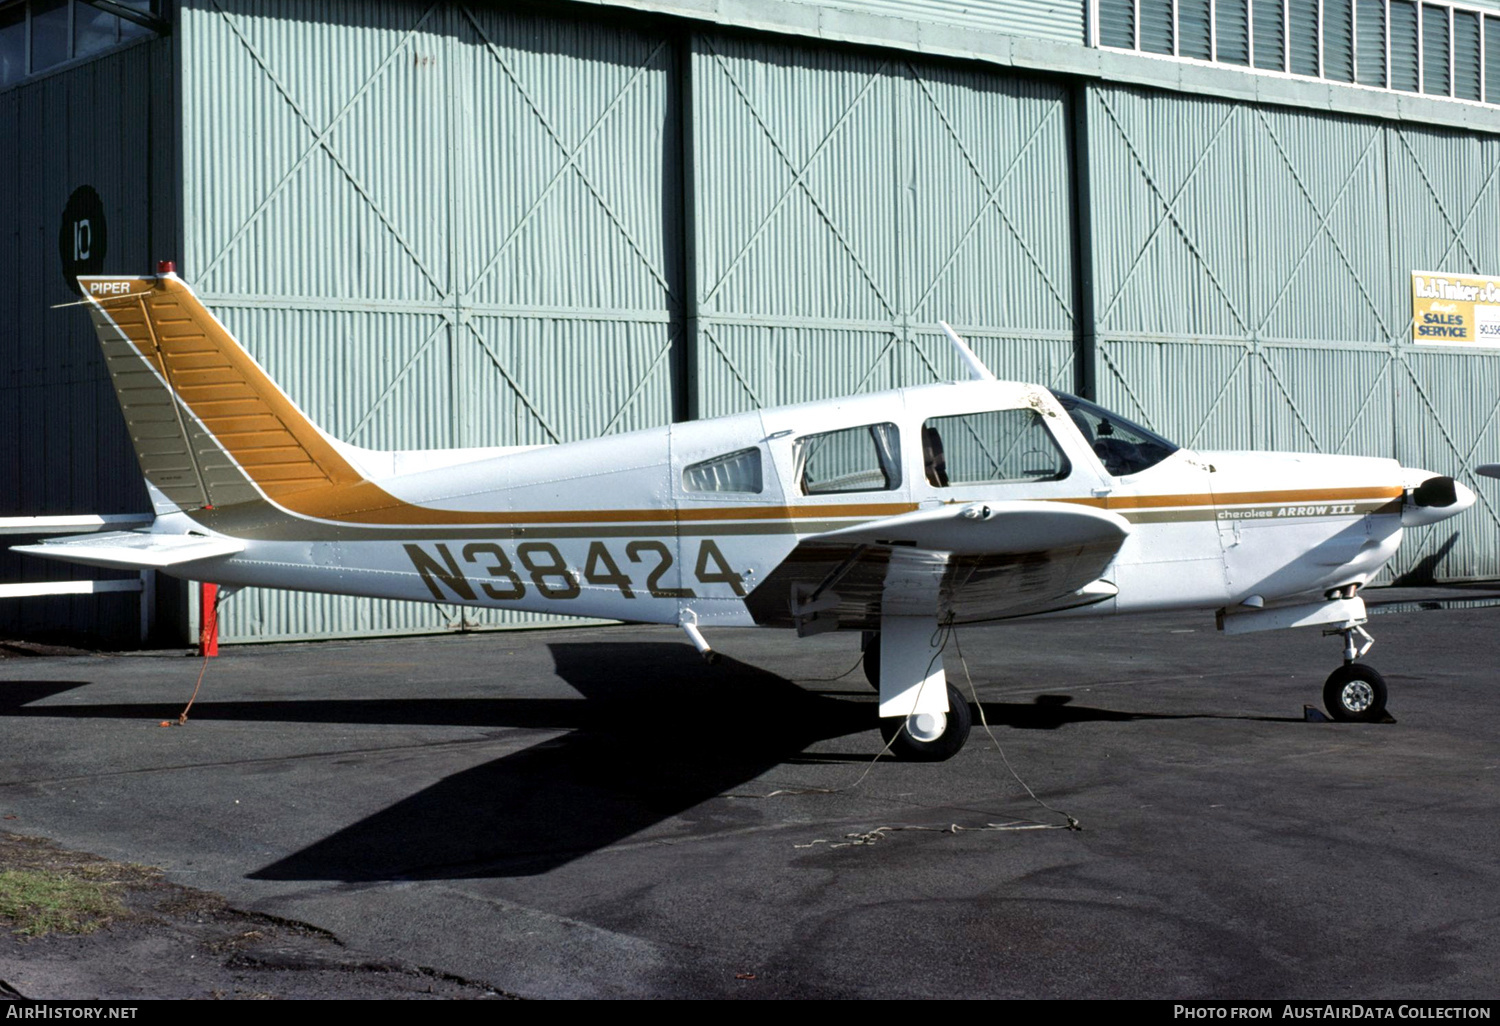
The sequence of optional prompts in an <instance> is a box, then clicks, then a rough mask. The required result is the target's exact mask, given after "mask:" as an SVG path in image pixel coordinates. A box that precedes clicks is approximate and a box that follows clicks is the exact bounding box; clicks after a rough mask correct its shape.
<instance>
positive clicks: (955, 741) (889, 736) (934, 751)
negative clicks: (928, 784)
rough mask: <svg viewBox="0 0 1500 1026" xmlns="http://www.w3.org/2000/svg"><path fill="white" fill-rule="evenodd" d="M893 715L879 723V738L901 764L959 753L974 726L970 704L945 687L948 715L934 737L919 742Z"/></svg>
mask: <svg viewBox="0 0 1500 1026" xmlns="http://www.w3.org/2000/svg"><path fill="white" fill-rule="evenodd" d="M915 718H917V717H907V718H906V719H897V718H895V717H894V716H892V717H888V718H883V719H881V721H880V736H881V737H883V738H885V742H886V744H887V745H889V746H890V751H891V754H892V755H894V756H895V757H896V758H898V759H900V760H902V761H903V762H942V761H943V760H944V759H951V758H953V756H955V755H957V754H958V750H959V749H960V748H962V747H963V746H964V742H965V741H967V740H969V728H970V726H972V725H973V714H972V713H970V711H969V703H968V702H967V701H965V700H964V696H963V695H961V694H959V693H958V688H956V687H954V686H953V685H952V684H949V685H948V714H947V717H946V722H944V723H943V724H942V726H941V728H940V729H939V731H938V733H937V735H936V736H935V737H932V738H930V739H928V740H918V738H916V737H914V736H913V735H912V732H911V730H910V729H908V720H911V719H915Z"/></svg>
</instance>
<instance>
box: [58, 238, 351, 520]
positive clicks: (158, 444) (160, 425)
mask: <svg viewBox="0 0 1500 1026" xmlns="http://www.w3.org/2000/svg"><path fill="white" fill-rule="evenodd" d="M78 283H79V286H80V288H81V289H82V291H83V294H84V295H85V296H86V297H87V298H88V301H89V311H90V313H91V315H92V316H93V319H94V326H95V328H96V329H97V331H98V333H99V342H100V345H101V346H102V347H103V350H104V358H105V363H106V365H107V366H108V368H109V374H110V378H111V380H112V381H113V383H114V386H115V392H116V394H117V395H118V396H119V400H120V406H121V408H122V409H123V410H124V413H125V421H126V424H127V425H128V427H129V430H130V437H131V441H132V442H133V443H134V444H135V450H136V455H137V457H138V458H139V459H140V464H141V472H142V473H143V474H144V475H145V477H146V481H147V482H148V484H149V485H150V486H151V490H152V497H153V500H154V501H155V502H156V504H157V506H158V509H157V512H158V513H164V512H169V511H170V510H172V509H182V510H194V509H203V508H206V507H218V506H230V505H234V504H237V503H241V502H247V501H251V500H254V499H258V498H261V497H264V498H268V499H271V500H272V501H274V502H277V503H279V504H282V505H286V503H287V500H288V499H289V497H291V496H294V495H297V494H298V493H312V492H318V491H321V492H324V493H325V494H326V493H327V492H329V491H333V490H337V486H352V485H358V484H359V483H360V482H361V481H362V480H363V479H362V476H361V475H360V474H359V472H358V471H356V470H355V469H354V468H353V467H352V466H351V465H350V464H349V463H348V461H347V460H345V459H344V457H343V456H342V455H341V454H340V453H339V452H338V450H337V449H336V448H335V447H334V445H333V444H332V443H330V442H329V440H328V439H327V438H326V437H325V436H324V434H323V433H322V432H321V431H320V430H319V429H318V428H317V427H316V426H315V425H314V424H313V423H312V422H311V421H310V420H308V418H307V416H306V415H305V414H303V412H302V411H301V410H299V409H298V408H297V407H296V405H295V404H294V403H293V402H292V401H291V400H290V399H289V398H287V396H286V394H285V393H283V392H282V391H281V389H280V388H278V387H277V386H276V384H275V383H274V382H273V381H271V379H270V378H269V377H267V376H266V373H265V371H263V370H262V369H261V368H260V366H259V365H258V364H256V362H255V361H254V360H253V359H252V358H251V357H250V355H249V354H248V353H247V352H245V350H244V348H243V347H242V346H240V344H239V343H238V342H237V341H235V339H234V338H233V336H231V335H230V333H229V331H228V329H226V328H225V327H224V325H223V324H221V323H220V322H219V320H218V319H217V318H216V317H214V315H213V314H212V313H210V312H209V311H208V309H207V308H206V307H204V306H203V304H202V303H201V302H199V301H198V297H197V296H196V295H194V294H193V291H192V289H190V288H189V287H188V286H187V284H186V283H184V282H183V281H182V280H181V279H180V278H178V277H177V275H176V274H175V273H173V272H172V271H171V270H170V267H169V265H164V269H163V271H162V273H160V274H157V275H155V276H152V277H83V278H79V279H78ZM164 505H165V507H166V508H162V507H163V506H164Z"/></svg>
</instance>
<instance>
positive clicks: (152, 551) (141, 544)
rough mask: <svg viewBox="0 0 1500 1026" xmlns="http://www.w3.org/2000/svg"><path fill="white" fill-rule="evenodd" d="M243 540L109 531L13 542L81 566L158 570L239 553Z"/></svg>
mask: <svg viewBox="0 0 1500 1026" xmlns="http://www.w3.org/2000/svg"><path fill="white" fill-rule="evenodd" d="M244 548H245V543H244V542H242V541H236V540H234V539H232V538H205V537H202V536H200V535H193V534H152V533H151V532H149V531H109V532H106V533H104V534H76V535H72V536H70V537H67V538H53V539H49V540H48V541H44V542H41V543H40V544H37V545H13V546H11V551H12V552H24V553H26V554H27V555H31V556H40V557H42V558H43V559H57V560H61V561H62V562H64V563H82V564H83V565H84V566H107V567H111V568H113V569H115V570H160V569H163V568H165V567H169V566H177V565H179V564H181V563H194V562H197V561H198V560H200V559H216V558H219V557H222V556H232V555H234V554H235V553H236V552H241V551H243V550H244Z"/></svg>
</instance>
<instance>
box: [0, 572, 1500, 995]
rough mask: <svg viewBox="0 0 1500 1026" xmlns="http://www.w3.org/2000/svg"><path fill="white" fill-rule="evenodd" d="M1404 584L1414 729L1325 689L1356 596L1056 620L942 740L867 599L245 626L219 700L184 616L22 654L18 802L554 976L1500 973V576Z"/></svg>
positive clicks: (486, 976)
mask: <svg viewBox="0 0 1500 1026" xmlns="http://www.w3.org/2000/svg"><path fill="white" fill-rule="evenodd" d="M1367 601H1369V602H1370V603H1371V605H1372V608H1373V609H1374V611H1377V612H1381V615H1372V617H1371V623H1370V625H1369V629H1370V631H1371V633H1373V634H1374V635H1375V638H1376V640H1377V644H1376V646H1375V648H1374V649H1373V650H1372V651H1371V652H1370V654H1369V655H1368V657H1366V659H1365V660H1364V661H1365V662H1367V663H1369V664H1371V665H1373V666H1375V667H1376V668H1377V669H1379V670H1381V671H1382V672H1383V673H1384V674H1385V675H1386V678H1387V680H1388V681H1389V682H1390V686H1391V700H1390V710H1391V712H1392V714H1393V716H1394V718H1395V720H1396V721H1397V722H1395V723H1390V724H1380V725H1352V724H1334V723H1327V722H1308V721H1307V720H1306V719H1305V718H1304V706H1305V705H1313V706H1316V707H1321V691H1322V683H1323V680H1324V678H1325V677H1326V676H1327V675H1328V673H1329V672H1330V671H1331V670H1332V669H1334V667H1335V666H1337V665H1338V664H1339V662H1340V641H1339V640H1338V639H1336V638H1324V637H1321V636H1320V634H1319V632H1318V631H1317V630H1316V629H1311V630H1300V631H1282V632H1272V633H1265V634H1252V635H1243V636H1237V637H1226V636H1224V635H1222V634H1218V633H1216V632H1215V630H1214V625H1213V621H1212V617H1211V616H1206V615H1204V614H1160V615H1154V616H1149V617H1138V618H1133V619H1118V620H1113V621H1106V620H1072V621H1052V622H1036V621H1029V622H1023V623H1018V624H1012V625H1006V626H993V627H976V628H967V629H964V630H962V631H960V632H959V633H958V635H957V641H958V642H959V643H960V644H961V646H962V655H963V657H964V659H965V660H966V661H967V666H968V670H969V671H970V673H971V674H972V678H973V681H974V684H975V686H976V688H977V692H978V697H979V700H980V703H981V708H982V709H983V711H984V713H985V716H986V718H987V719H988V721H989V724H990V725H991V727H992V728H993V733H994V737H995V739H996V740H998V742H999V743H1000V745H1001V746H1003V757H1002V753H1001V752H1000V751H997V750H996V745H995V744H994V743H993V742H992V741H991V739H990V737H988V736H987V735H986V733H985V730H984V728H983V727H982V726H980V724H979V723H978V722H977V718H976V724H975V730H974V734H973V735H972V737H971V739H970V741H969V744H968V746H967V747H966V748H965V749H964V750H963V751H962V752H961V753H960V754H959V755H958V756H957V757H955V758H954V759H952V760H950V761H948V762H944V763H937V764H906V763H896V762H891V761H889V760H881V761H879V762H878V763H876V764H874V765H871V760H872V759H874V757H875V756H876V754H877V753H878V752H879V751H880V749H881V739H880V735H879V733H878V731H877V730H876V729H875V719H874V716H875V696H874V693H873V691H871V689H870V688H869V687H868V686H867V684H866V683H865V681H864V679H863V675H862V674H861V672H860V670H859V669H857V668H856V669H854V671H853V672H852V673H850V674H849V675H847V676H844V677H841V678H840V677H839V675H840V674H841V673H843V672H844V671H846V670H849V669H850V668H851V667H854V666H855V664H856V661H857V659H858V636H857V635H846V634H835V635H823V636H820V637H816V638H811V639H807V640H803V641H798V640H797V639H796V638H795V637H794V636H793V635H792V634H791V633H790V632H782V631H720V632H717V633H711V634H710V637H709V641H710V642H711V643H713V644H715V645H716V647H718V648H719V650H720V651H721V652H722V653H723V655H724V657H725V658H724V659H723V660H722V661H721V662H720V663H718V664H716V665H713V666H709V665H705V664H704V663H703V662H702V661H701V660H700V659H699V658H698V657H697V655H696V654H695V653H694V651H693V649H692V648H691V646H690V645H689V644H688V643H687V641H686V639H685V638H684V637H683V636H682V635H681V634H680V633H679V632H677V631H674V630H671V629H666V628H648V627H630V626H625V627H605V628H587V629H577V630H566V631H534V632H524V633H523V632H507V633H483V634H468V635H459V636H448V637H434V638H408V639H394V640H382V641H361V642H350V643H343V642H327V643H321V644H301V645H277V646H241V647H234V648H226V649H224V654H223V655H222V656H221V657H219V658H218V659H215V660H213V661H211V662H210V664H209V666H208V670H207V674H206V677H205V679H204V682H203V688H202V693H201V694H200V695H199V697H198V699H197V702H196V704H195V705H194V707H193V710H192V713H191V717H190V719H189V722H188V723H187V725H186V726H183V727H163V726H160V725H159V724H161V723H162V721H172V720H175V719H176V717H177V714H178V712H179V711H180V710H181V708H182V706H183V705H184V703H185V702H186V700H187V698H188V696H189V694H190V693H191V691H192V688H193V682H194V679H195V678H196V676H197V673H198V670H199V667H200V661H199V660H197V659H194V658H190V657H188V656H186V655H185V654H183V653H181V652H174V653H151V654H126V655H74V656H33V657H26V656H22V655H12V657H10V658H6V659H3V660H0V815H3V817H4V819H3V821H0V830H3V831H5V832H11V833H16V834H22V835H31V836H40V837H45V838H48V839H50V840H52V841H54V842H56V843H57V844H59V845H61V846H63V847H65V848H68V849H73V850H77V851H86V852H92V853H95V854H98V855H101V856H104V857H106V858H109V859H117V860H123V861H130V862H139V863H147V864H150V865H155V866H159V867H161V868H162V869H163V870H164V871H165V874H166V878H167V880H169V881H171V882H172V883H174V884H181V885H186V886H188V887H191V888H196V889H199V890H201V891H207V892H212V893H216V894H219V895H222V896H223V897H224V899H225V900H226V901H227V902H229V903H231V904H232V905H233V906H234V907H235V908H236V909H239V910H244V911H246V912H249V913H254V914H257V915H264V916H269V917H274V919H275V921H278V922H281V921H291V922H294V923H297V924H307V925H308V926H309V927H311V928H315V929H316V930H319V931H326V932H327V933H328V934H331V935H332V936H333V937H336V938H337V940H338V941H339V942H340V943H341V944H344V945H347V946H348V947H349V948H351V949H357V950H359V951H363V952H375V953H380V954H382V955H384V956H387V957H389V958H391V959H394V960H399V961H400V962H401V963H402V964H404V965H410V966H419V967H422V971H423V972H432V973H439V974H450V975H451V978H453V979H461V980H463V981H469V982H470V983H475V984H477V985H479V986H481V987H482V988H492V989H493V990H494V991H495V992H497V993H503V994H508V995H518V996H522V997H720V996H742V997H811V996H821V997H888V996H900V997H929V996H931V997H1033V998H1039V997H1110V998H1179V999H1187V998H1249V997H1253V998H1273V997H1285V998H1342V999H1377V998H1441V999H1462V998H1468V999H1475V998H1495V997H1497V996H1500V859H1497V851H1500V747H1497V745H1496V737H1497V734H1500V726H1497V724H1500V689H1497V688H1496V687H1495V683H1496V677H1497V674H1496V669H1497V667H1500V633H1497V630H1496V628H1497V626H1500V590H1497V589H1496V588H1495V587H1493V586H1488V587H1482V586H1476V587H1467V588H1443V589H1425V590H1421V591H1414V590H1404V591H1394V590H1390V589H1385V590H1376V591H1371V592H1368V593H1367ZM1396 602H1405V603H1409V605H1408V606H1407V607H1405V609H1404V611H1401V612H1399V613H1397V614H1396V615H1385V612H1384V611H1382V608H1381V607H1380V606H1379V605H1377V604H1378V603H1396ZM1386 608H1391V607H1386ZM958 656H959V653H958V650H957V648H956V647H954V646H952V645H950V647H949V649H948V654H947V666H948V671H949V675H950V680H953V681H955V682H956V683H957V684H958V685H959V686H960V687H961V688H963V689H965V690H967V687H968V685H967V683H966V681H965V670H964V667H963V665H962V664H961V662H960V659H959V657H958ZM832 678H837V679H832ZM1012 769H1013V770H1014V773H1015V775H1013V774H1012V772H1011V770H1012ZM1017 776H1019V778H1020V779H1023V780H1024V781H1025V784H1026V785H1029V787H1030V788H1031V789H1032V790H1033V791H1034V792H1035V793H1036V795H1037V797H1038V798H1039V799H1040V800H1041V801H1043V802H1045V803H1046V805H1047V806H1050V807H1051V808H1050V809H1049V808H1047V807H1043V805H1042V804H1040V803H1039V802H1038V801H1034V800H1033V799H1032V798H1031V797H1030V796H1029V795H1028V794H1027V792H1026V790H1025V789H1024V788H1023V785H1022V784H1021V783H1020V782H1019V781H1018V779H1017ZM1054 809H1055V810H1057V811H1052V810H1054ZM1069 816H1071V817H1074V818H1075V819H1076V820H1077V822H1078V824H1079V825H1080V826H1081V827H1082V829H1081V830H1071V829H1067V828H1066V826H1067V822H1068V820H1067V817H1069ZM12 817H14V818H12ZM1030 827H1036V828H1034V829H1020V828H1030ZM1040 827H1045V828H1047V829H1040ZM33 950H36V951H41V950H42V949H41V948H40V947H37V948H35V949H33ZM59 950H60V949H59ZM27 957H28V956H27V954H26V950H23V949H22V948H14V949H9V954H5V955H0V980H9V981H10V983H11V985H12V986H13V987H14V988H16V989H18V990H20V991H22V992H23V993H26V994H27V996H32V997H47V996H53V997H87V996H103V994H104V993H105V992H107V991H108V988H109V986H110V984H108V982H107V981H106V982H103V983H99V984H98V985H97V986H98V988H99V993H88V994H86V993H78V992H77V991H79V990H81V989H88V988H89V987H90V986H94V984H91V983H89V982H88V976H87V973H86V972H85V971H84V970H83V968H82V967H81V966H80V969H79V972H78V973H75V974H72V975H69V974H59V973H55V972H54V973H48V972H41V971H39V970H37V968H36V966H35V965H33V966H31V967H30V968H29V969H28V965H27ZM84 957H85V956H83V955H80V956H79V958H80V959H82V958H84ZM159 957H160V958H161V959H163V960H169V959H171V958H172V957H173V955H172V954H171V952H170V951H167V950H164V951H163V952H162V953H161V954H160V956H159ZM145 968H149V967H143V969H145ZM143 978H147V979H149V975H148V974H146V975H143ZM445 978H448V977H445ZM49 980H50V981H52V982H51V983H50V984H49V983H48V981H49ZM19 981H24V984H25V985H24V986H23V985H22V982H19ZM141 986H143V987H149V984H141ZM49 987H50V988H51V990H48V988H49ZM27 988H30V989H29V990H28V989H27ZM53 991H56V992H53Z"/></svg>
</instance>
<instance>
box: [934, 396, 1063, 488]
mask: <svg viewBox="0 0 1500 1026" xmlns="http://www.w3.org/2000/svg"><path fill="white" fill-rule="evenodd" d="M922 462H923V464H924V466H925V467H926V473H927V483H928V484H930V485H932V486H933V487H934V488H947V487H950V486H952V485H960V484H996V483H1000V482H1006V481H1058V480H1061V479H1062V478H1065V477H1067V476H1068V471H1069V470H1070V469H1071V466H1070V465H1069V463H1068V458H1067V456H1065V455H1063V451H1062V449H1060V448H1059V447H1058V444H1057V440H1056V439H1054V438H1053V437H1052V432H1050V431H1048V430H1047V425H1046V423H1045V422H1044V420H1043V418H1042V415H1041V414H1039V413H1037V411H1036V410H1033V409H1030V408H1023V409H1016V410H986V411H984V412H982V413H966V414H963V415H961V416H957V417H933V418H932V419H931V420H929V421H927V422H926V423H925V424H923V425H922Z"/></svg>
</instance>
